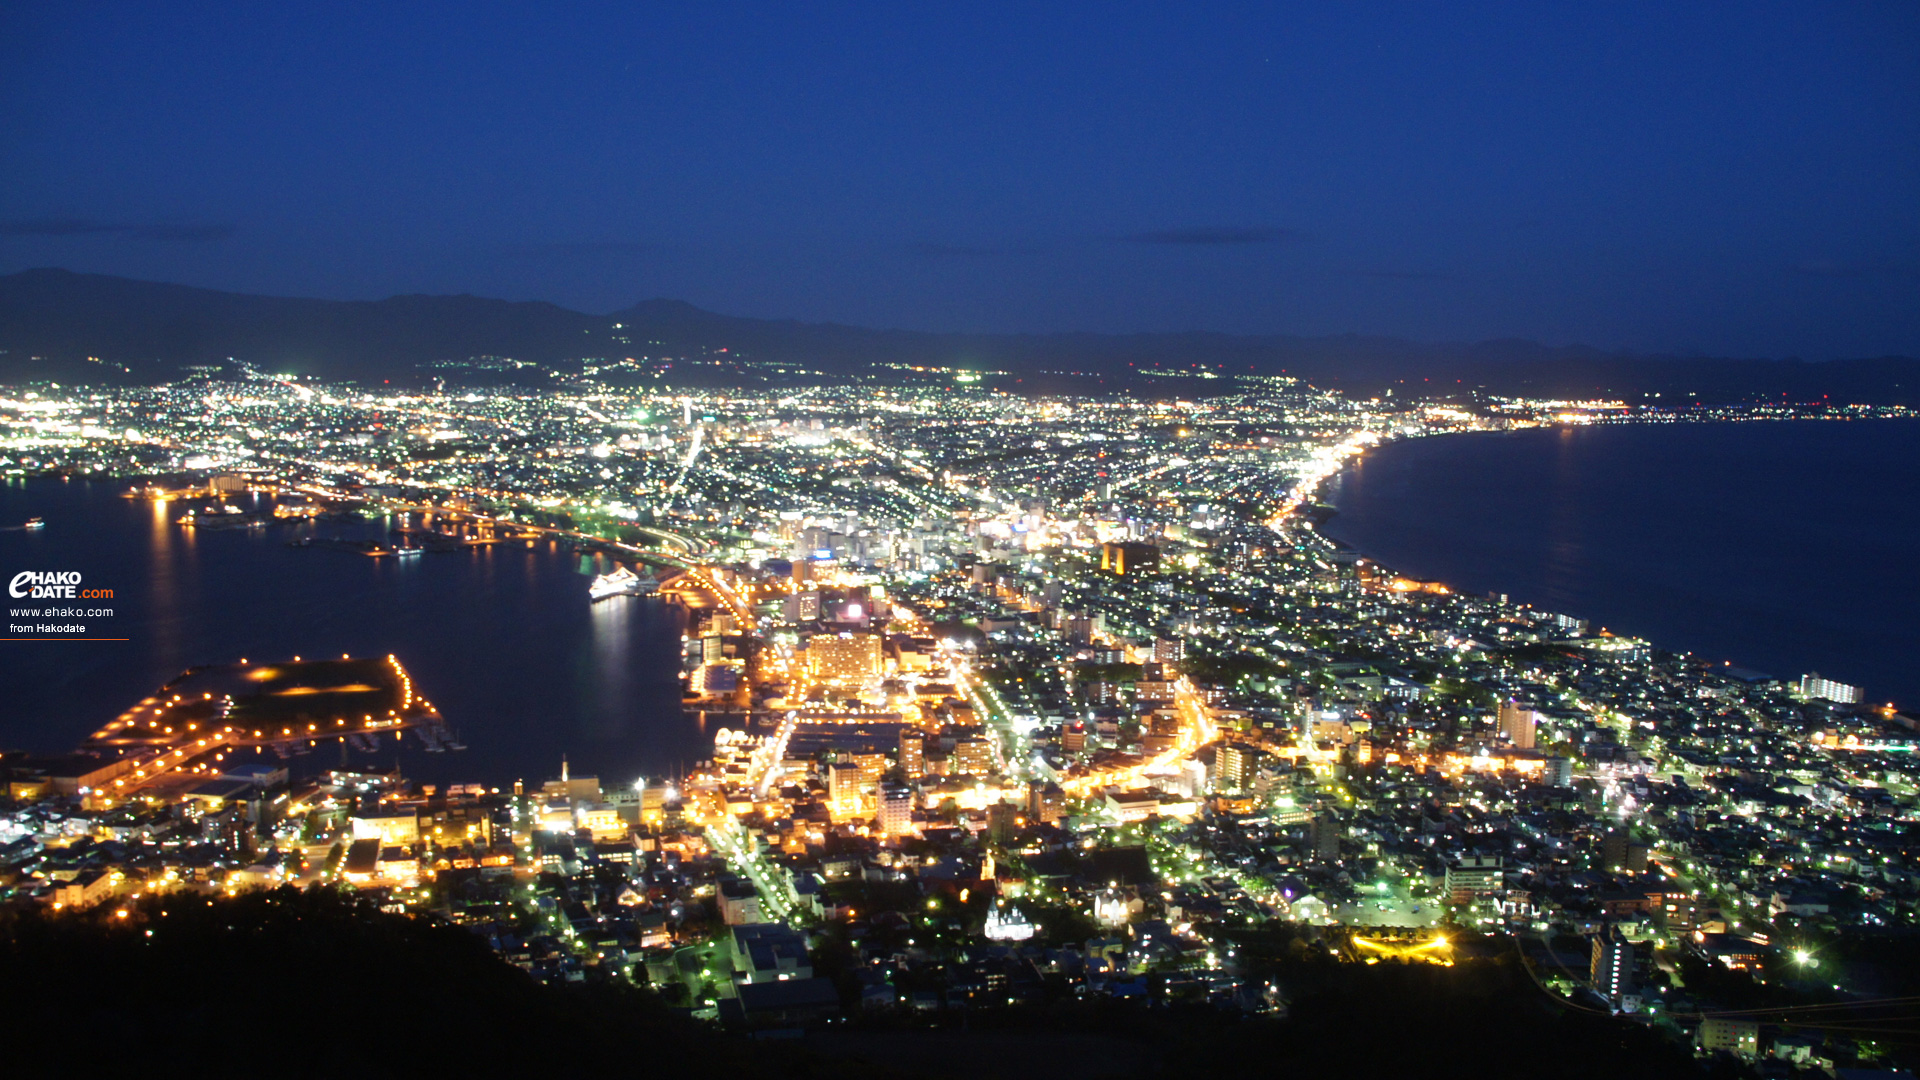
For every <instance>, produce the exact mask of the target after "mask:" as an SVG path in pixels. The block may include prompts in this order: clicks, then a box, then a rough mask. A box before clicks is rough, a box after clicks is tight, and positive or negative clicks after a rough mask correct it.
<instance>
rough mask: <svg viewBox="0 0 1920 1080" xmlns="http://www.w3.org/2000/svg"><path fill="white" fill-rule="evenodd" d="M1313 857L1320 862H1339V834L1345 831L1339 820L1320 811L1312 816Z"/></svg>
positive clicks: (1330, 814)
mask: <svg viewBox="0 0 1920 1080" xmlns="http://www.w3.org/2000/svg"><path fill="white" fill-rule="evenodd" d="M1312 828H1313V857H1314V858H1316V859H1319V860H1320V861H1322V862H1339V861H1340V834H1341V833H1343V832H1344V831H1345V830H1344V829H1343V828H1342V827H1341V825H1340V819H1339V818H1336V817H1334V816H1333V814H1332V813H1330V812H1327V811H1322V812H1320V813H1317V814H1315V815H1313V826H1312Z"/></svg>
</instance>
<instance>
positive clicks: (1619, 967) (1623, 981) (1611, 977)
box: [1587, 926, 1633, 1004]
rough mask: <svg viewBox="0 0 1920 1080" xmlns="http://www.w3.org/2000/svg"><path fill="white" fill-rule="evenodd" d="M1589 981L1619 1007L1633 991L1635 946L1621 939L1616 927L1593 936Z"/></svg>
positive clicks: (1600, 993) (1597, 991)
mask: <svg viewBox="0 0 1920 1080" xmlns="http://www.w3.org/2000/svg"><path fill="white" fill-rule="evenodd" d="M1587 981H1588V982H1589V983H1590V984H1591V985H1592V986H1593V989H1594V992H1595V993H1598V994H1599V995H1600V996H1601V997H1604V998H1606V999H1607V1000H1608V1001H1611V1002H1614V1003H1616V1004H1618V1003H1619V1001H1620V998H1621V996H1622V995H1624V994H1626V993H1627V992H1628V991H1629V990H1632V989H1633V943H1632V942H1630V941H1628V940H1626V939H1625V938H1623V937H1621V936H1620V931H1619V930H1618V929H1616V928H1615V927H1612V926H1609V927H1607V928H1606V930H1604V931H1603V932H1601V933H1598V934H1595V935H1594V936H1593V954H1592V957H1591V960H1590V962H1589V965H1588V972H1587Z"/></svg>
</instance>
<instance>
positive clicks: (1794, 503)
mask: <svg viewBox="0 0 1920 1080" xmlns="http://www.w3.org/2000/svg"><path fill="white" fill-rule="evenodd" d="M1329 494H1330V501H1331V502H1332V503H1333V504H1334V505H1335V506H1337V507H1338V508H1339V510H1340V513H1339V514H1338V516H1336V517H1334V518H1333V519H1332V520H1331V521H1330V522H1328V524H1327V526H1326V530H1325V531H1326V532H1327V533H1328V534H1329V535H1332V536H1335V537H1338V538H1339V539H1342V540H1345V541H1347V542H1348V543H1350V544H1352V545H1354V546H1355V547H1357V548H1360V549H1361V550H1363V551H1365V552H1367V553H1368V554H1370V555H1372V556H1374V557H1376V558H1378V559H1379V560H1381V561H1382V562H1384V563H1386V564H1387V565H1389V566H1391V567H1393V568H1394V569H1396V570H1398V571H1400V572H1401V573H1404V574H1409V575H1412V576H1415V577H1421V578H1431V579H1437V580H1440V581H1443V582H1446V583H1447V584H1449V585H1451V586H1453V587H1455V588H1456V589H1460V590H1464V591H1469V592H1478V593H1487V592H1495V591H1497V592H1503V593H1507V594H1509V595H1510V596H1511V597H1512V599H1513V600H1514V601H1516V602H1524V603H1531V604H1533V605H1535V606H1537V607H1541V608H1545V609H1548V610H1552V611H1559V612H1564V613H1566V614H1569V615H1574V616H1578V617H1581V618H1586V619H1590V620H1592V622H1593V624H1594V625H1595V626H1603V627H1606V628H1608V629H1611V630H1613V631H1614V632H1616V633H1625V634H1632V635H1635V636H1638V637H1644V638H1648V639H1651V640H1652V641H1653V642H1654V643H1656V644H1658V645H1660V646H1663V647H1665V648H1671V649H1685V650H1689V651H1692V652H1695V653H1698V654H1700V655H1702V656H1704V657H1707V658H1710V659H1713V660H1729V661H1732V662H1733V663H1734V664H1736V665H1739V666H1743V667H1748V668H1753V669H1757V670H1760V671H1765V672H1768V673H1770V674H1774V675H1778V676H1782V677H1788V678H1792V677H1797V676H1799V675H1801V674H1804V673H1806V672H1809V671H1818V672H1820V673H1821V674H1823V675H1826V676H1828V677H1829V678H1834V679H1839V680H1841V681H1843V682H1848V683H1853V684H1855V685H1860V686H1864V687H1865V688H1866V691H1867V699H1868V700H1869V701H1880V702H1884V701H1894V702H1897V703H1899V704H1900V705H1902V706H1903V707H1912V706H1920V420H1872V421H1851V422H1836V421H1793V422H1753V423H1738V424H1675V425H1663V426H1623V427H1585V428H1557V429H1536V430H1532V431H1525V432H1519V433H1515V434H1512V435H1497V434H1471V435H1447V436H1439V437H1433V438H1426V439H1415V440H1408V441H1404V442H1398V443H1393V444H1389V445H1387V446H1384V447H1381V448H1379V449H1377V450H1376V451H1374V452H1373V453H1371V454H1369V455H1367V456H1366V457H1365V458H1364V459H1362V460H1360V461H1359V462H1358V463H1356V464H1355V465H1353V466H1352V467H1350V468H1349V469H1348V470H1347V471H1346V472H1345V473H1343V474H1342V475H1341V476H1340V477H1338V478H1337V479H1336V480H1335V481H1334V483H1333V485H1332V486H1330V488H1329Z"/></svg>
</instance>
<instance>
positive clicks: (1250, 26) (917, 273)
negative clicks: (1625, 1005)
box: [0, 0, 1920, 359]
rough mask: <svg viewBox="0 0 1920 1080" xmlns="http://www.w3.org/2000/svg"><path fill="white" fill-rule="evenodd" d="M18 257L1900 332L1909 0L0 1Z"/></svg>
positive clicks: (157, 275)
mask: <svg viewBox="0 0 1920 1080" xmlns="http://www.w3.org/2000/svg"><path fill="white" fill-rule="evenodd" d="M402 8H404V9H405V10H404V11H402V10H396V9H402ZM33 266H64V267H68V268H71V269H75V270H85V271H96V272H102V273H112V274H124V275H129V276H134V277H143V278H152V279H159V280H167V281H178V282H185V283H188V284H195V285H204V286H210V287H215V288H225V289H234V290H241V291H249V292H268V293H276V294H283V295H308V296H325V297H334V298H343V299H344V298H375V297H381V296H386V295H390V294H393V293H399V292H434V293H460V292H468V293H477V294H482V295H491V296H503V297H508V298H513V299H544V300H551V301H554V302H557V303H560V304H564V305H567V306H569V307H574V308H578V309H582V310H589V311H610V310H613V309H615V308H618V307H621V306H624V305H626V304H629V303H631V302H633V301H636V300H639V299H642V298H647V297H656V296H667V297H677V298H681V299H685V300H689V301H691V302H693V303H696V304H699V305H701V306H703V307H708V308H712V309H715V310H719V311H724V312H727V313H730V314H739V315H756V316H768V317H783V318H800V319H807V320H835V321H842V322H851V323H857V324H862V325H873V326H892V327H911V328H922V329H979V330H1042V331H1052V330H1075V329H1085V330H1110V331H1126V330H1187V329H1211V330H1223V331H1232V332H1280V333H1296V334H1327V333H1345V332H1349V331H1353V332H1360V333H1371V334H1392V335H1400V336H1406V337H1411V338H1416V339H1421V340H1470V339H1481V338H1493V337H1528V338H1534V339H1538V340H1541V341H1546V342H1549V343H1555V344H1559V343H1568V342H1584V343H1588V344H1592V345H1598V346H1602V347H1606V348H1623V347H1624V348H1630V349H1635V350H1646V351H1662V352H1667V351H1671V352H1682V353H1692V352H1705V353H1712V354H1731V355H1745V356H1786V355H1799V356H1804V357H1807V358H1810V359H1811V358H1827V357H1834V356H1861V355H1880V354H1886V353H1905V354H1909V355H1916V356H1920V4H1914V3H1912V2H1910V0H1890V2H1887V3H1878V4H1874V3H1811V2H1808V3H1791V4H1788V3H1768V2H1765V0H1745V2H1740V3H1726V4H1713V3H1679V4H1675V3H1672V2H1671V0H1667V2H1661V3H1647V4H1636V3H1607V4H1585V5H1581V4H1541V3H1514V4H1493V3H1480V2H1473V0H1452V2H1448V3H1411V2H1409V3H1396V4H1369V3H1332V4H1327V3H1321V4H1283V3H1257V4H1245V5H1237V4H1230V3H1212V4H1191V3H1187V4H1167V5H1138V4H1123V3H1101V4H1086V5H1067V4H1035V3H1032V2H1031V0H1029V2H1026V3H1015V4H1005V5H994V4H986V3H968V4H952V5H938V6H934V5H925V6H923V5H917V4H907V3H890V4H873V5H847V4H796V3H784V4H759V5H750V4H725V3H704V2H702V3H674V4H642V3H619V4H605V5H593V4H531V3H516V4H490V3H477V2H471V0H470V2H464V3H459V4H446V5H434V4H404V5H398V4H391V3H379V4H364V5H356V4H348V3H329V4H299V3H266V4H262V3H250V4H228V3H218V2H196V3H191V4H164V5H163V4H115V3H91V4H89V3H71V4H69V3H50V4H29V3H10V4H5V5H3V6H0V272H10V271H13V270H19V269H24V268H27V267H33Z"/></svg>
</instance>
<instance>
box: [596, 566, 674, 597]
mask: <svg viewBox="0 0 1920 1080" xmlns="http://www.w3.org/2000/svg"><path fill="white" fill-rule="evenodd" d="M659 588H660V583H659V582H658V581H655V580H654V579H653V578H652V577H641V576H640V575H639V574H636V573H634V572H633V571H631V570H629V569H627V568H626V567H624V566H615V567H614V568H613V570H612V571H611V572H609V573H605V574H601V575H600V576H599V577H596V578H594V579H593V584H591V585H589V586H587V596H588V597H590V598H592V599H594V600H605V599H606V598H608V597H610V596H645V595H647V594H648V593H651V592H655V591H657V590H658V589H659Z"/></svg>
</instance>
